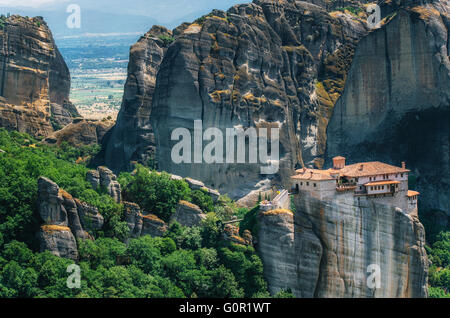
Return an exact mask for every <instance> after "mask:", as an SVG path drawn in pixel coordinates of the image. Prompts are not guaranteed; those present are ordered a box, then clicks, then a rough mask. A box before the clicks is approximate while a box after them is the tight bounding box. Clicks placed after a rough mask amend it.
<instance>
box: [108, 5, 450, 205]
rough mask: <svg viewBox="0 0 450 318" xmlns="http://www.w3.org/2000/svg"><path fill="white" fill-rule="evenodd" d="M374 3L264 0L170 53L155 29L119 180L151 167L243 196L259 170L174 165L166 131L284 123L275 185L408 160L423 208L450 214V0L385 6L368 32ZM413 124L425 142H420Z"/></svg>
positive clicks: (115, 154) (145, 50) (135, 76)
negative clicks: (322, 172) (355, 165)
mask: <svg viewBox="0 0 450 318" xmlns="http://www.w3.org/2000/svg"><path fill="white" fill-rule="evenodd" d="M369 2H370V1H350V0H348V1H347V0H344V1H325V0H310V1H293V0H287V1H273V0H255V1H253V3H251V4H242V5H236V6H234V7H232V8H230V9H229V10H228V11H227V12H223V11H217V10H215V11H213V12H211V13H210V14H209V15H207V16H204V17H202V18H200V19H198V20H197V21H195V22H194V23H185V24H183V25H181V26H179V27H178V28H176V29H175V30H174V31H173V32H172V36H173V40H174V41H173V43H172V44H170V45H169V46H167V45H165V46H163V45H162V43H163V42H161V41H160V40H161V39H160V38H158V36H157V34H159V33H158V32H161V30H160V28H155V29H154V30H153V31H150V32H149V34H147V35H146V36H144V37H143V38H141V39H140V40H139V42H138V43H137V44H136V45H135V46H134V47H133V49H132V51H131V54H130V70H129V76H128V83H129V85H127V89H126V92H125V96H124V103H123V106H122V110H121V114H120V115H119V120H118V123H117V125H116V127H115V128H114V133H113V134H112V135H111V138H109V140H107V141H106V144H107V147H106V148H107V149H108V152H107V153H106V159H105V160H106V165H108V166H109V167H110V168H112V169H113V170H119V169H124V168H127V167H128V165H129V162H130V161H131V160H138V161H140V162H145V161H146V160H150V158H151V162H156V163H158V165H159V169H161V170H166V171H168V172H171V173H175V174H177V175H180V176H190V177H192V178H195V179H198V180H202V181H203V182H205V184H207V185H208V186H209V187H213V188H217V189H219V191H220V192H222V193H228V194H229V195H230V196H231V197H232V198H242V197H244V196H245V195H247V194H248V193H251V192H252V191H253V193H258V192H260V191H262V189H260V187H261V186H263V185H262V184H261V181H262V179H266V178H265V176H261V175H260V174H259V168H260V166H259V165H257V166H252V165H227V164H216V165H211V164H205V163H203V164H194V163H192V164H174V163H173V162H172V160H171V158H170V155H171V148H172V146H173V145H174V143H175V142H174V141H172V140H171V132H172V131H173V130H174V129H175V128H179V127H182V128H187V129H189V130H190V132H191V134H192V132H193V121H194V120H195V119H202V121H203V127H204V129H206V128H207V127H217V128H219V129H221V130H223V131H224V130H225V129H226V128H231V127H239V126H241V127H243V128H247V127H272V126H277V127H279V128H281V132H280V142H281V146H280V171H279V173H278V174H277V175H275V176H270V177H269V178H267V180H269V181H270V182H271V183H276V184H280V183H283V182H284V180H288V176H289V175H290V174H291V173H292V169H293V168H295V167H296V166H302V165H303V164H305V165H307V166H314V165H316V166H318V167H321V166H322V165H323V163H324V159H326V160H327V161H328V159H329V158H330V157H332V156H334V155H336V154H343V155H346V156H348V157H351V158H354V159H355V161H359V160H361V161H366V160H374V159H376V160H383V161H387V162H392V163H394V161H395V162H396V163H397V162H400V161H405V160H406V161H407V162H408V163H409V164H410V165H411V167H412V168H413V170H416V175H417V182H418V187H419V190H421V192H423V193H427V194H425V195H424V196H423V199H422V202H423V203H424V206H426V207H427V208H428V207H429V208H438V209H441V210H444V211H450V209H449V206H448V202H450V200H448V197H449V193H450V189H449V187H448V184H449V182H448V179H449V176H448V174H447V173H443V174H442V173H441V172H442V171H450V169H448V167H449V162H448V158H449V155H448V136H449V132H448V125H446V123H447V122H448V119H449V116H448V91H449V89H448V88H449V87H448V85H449V80H448V73H449V72H448V68H449V66H448V64H449V62H448V55H449V54H448V52H449V47H448V36H447V35H448V25H449V13H448V12H449V3H448V1H437V0H421V1H413V0H398V1H386V3H383V4H381V11H382V16H383V17H384V20H383V21H382V23H381V27H380V28H379V29H375V30H370V29H368V27H367V24H366V21H365V20H366V18H367V14H366V13H365V6H364V5H362V4H365V3H369ZM346 6H352V7H354V8H356V9H359V10H360V12H359V13H358V14H353V13H351V12H350V11H348V10H347V11H345V10H342V8H344V7H346ZM152 32H153V33H154V35H152ZM164 32H165V34H166V35H167V36H169V34H170V32H169V31H167V30H165V31H164ZM360 40H361V41H360ZM165 43H166V44H167V43H170V41H166V42H165ZM355 49H356V55H355ZM349 72H350V73H349ZM341 95H342V96H341ZM330 120H331V123H330ZM329 123H330V124H329ZM365 127H367V129H365ZM418 128H420V130H421V131H423V132H424V134H421V138H419V139H417V138H415V137H411V136H415V135H416V134H415V132H416V131H417V129H418ZM155 152H156V153H155ZM325 152H326V154H325ZM155 156H156V158H154V157H155ZM387 156H389V158H386V157H387ZM437 180H439V181H437ZM285 186H286V185H285ZM434 189H443V190H444V191H437V190H434Z"/></svg>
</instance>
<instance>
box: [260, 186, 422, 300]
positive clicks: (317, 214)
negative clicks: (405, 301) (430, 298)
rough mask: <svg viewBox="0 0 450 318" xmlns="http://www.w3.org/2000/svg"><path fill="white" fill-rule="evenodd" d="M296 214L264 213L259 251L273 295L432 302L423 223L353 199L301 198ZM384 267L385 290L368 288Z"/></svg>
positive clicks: (392, 208)
mask: <svg viewBox="0 0 450 318" xmlns="http://www.w3.org/2000/svg"><path fill="white" fill-rule="evenodd" d="M295 205H296V209H297V212H296V213H292V212H286V211H269V212H265V213H262V214H260V216H259V218H258V221H259V224H260V228H259V232H258V252H259V253H260V255H261V257H262V259H263V262H264V271H265V275H266V277H267V279H268V282H269V288H270V291H271V292H277V291H279V290H280V289H286V288H291V289H292V291H293V292H294V294H295V295H296V296H298V297H388V298H391V297H426V296H427V281H428V259H427V255H426V252H425V232H424V229H423V226H422V224H421V223H420V222H419V220H418V219H417V217H416V216H414V215H406V214H404V213H403V212H401V210H399V209H397V208H395V207H394V206H388V205H382V204H379V203H375V202H373V201H370V199H365V198H364V197H361V198H360V199H358V198H355V197H354V196H353V194H341V195H340V196H339V198H337V199H336V200H326V201H319V200H317V199H315V198H312V197H310V196H308V195H301V196H296V198H295ZM371 265H372V266H373V265H376V266H379V269H380V274H381V288H379V289H373V288H372V287H373V286H372V287H371V286H369V285H368V284H367V279H368V277H369V275H370V274H371V273H372V272H370V271H369V269H370V268H369V266H371Z"/></svg>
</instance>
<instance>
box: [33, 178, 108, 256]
mask: <svg viewBox="0 0 450 318" xmlns="http://www.w3.org/2000/svg"><path fill="white" fill-rule="evenodd" d="M38 206H39V208H38V210H39V216H40V218H41V220H42V221H43V225H42V226H41V229H40V231H39V232H38V233H37V237H38V239H39V242H40V249H41V251H44V250H48V251H50V252H51V253H52V254H54V255H57V256H60V257H67V258H71V259H76V258H77V257H78V248H77V242H76V239H81V240H85V239H92V237H93V236H92V234H93V232H94V231H96V230H99V229H101V228H102V226H103V224H104V219H103V216H101V215H100V213H99V212H98V210H97V209H96V208H95V207H92V206H90V205H88V204H87V203H84V202H80V201H79V200H77V199H74V198H73V197H72V196H71V195H70V194H69V193H67V192H66V191H64V190H63V189H60V188H59V186H58V185H57V184H56V183H55V182H53V181H51V180H50V179H47V178H44V177H41V178H39V180H38Z"/></svg>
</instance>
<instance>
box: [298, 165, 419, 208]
mask: <svg viewBox="0 0 450 318" xmlns="http://www.w3.org/2000/svg"><path fill="white" fill-rule="evenodd" d="M345 161H346V159H345V158H344V157H341V156H338V157H335V158H333V168H330V169H328V170H319V169H308V168H303V169H299V170H297V171H296V174H295V175H294V176H292V177H291V181H292V190H291V192H293V193H296V194H301V193H302V192H307V193H308V194H310V195H312V196H314V197H317V198H319V199H324V198H327V197H333V196H336V195H339V194H348V193H351V194H352V195H353V196H355V197H366V198H374V199H382V198H393V199H390V200H389V202H391V203H392V204H395V205H396V206H399V207H400V208H401V209H402V210H403V211H406V213H410V212H412V211H413V210H416V209H417V199H418V196H419V192H416V191H410V190H409V189H408V174H409V172H410V170H408V169H406V164H405V162H402V166H401V167H396V166H392V165H389V164H386V163H382V162H378V161H373V162H361V163H355V164H351V165H346V162H345Z"/></svg>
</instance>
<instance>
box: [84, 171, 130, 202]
mask: <svg viewBox="0 0 450 318" xmlns="http://www.w3.org/2000/svg"><path fill="white" fill-rule="evenodd" d="M86 180H87V181H88V182H89V183H90V184H91V185H92V188H93V189H94V190H97V189H98V187H101V188H104V189H106V191H107V193H108V194H109V195H110V196H111V197H112V198H113V199H114V201H116V203H120V202H121V201H122V193H121V187H120V183H119V182H118V181H117V176H116V175H115V174H113V173H112V171H111V170H109V169H108V168H106V167H98V168H97V170H91V171H89V172H88V173H87V174H86Z"/></svg>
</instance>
